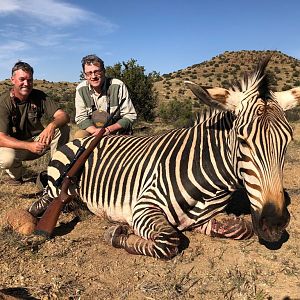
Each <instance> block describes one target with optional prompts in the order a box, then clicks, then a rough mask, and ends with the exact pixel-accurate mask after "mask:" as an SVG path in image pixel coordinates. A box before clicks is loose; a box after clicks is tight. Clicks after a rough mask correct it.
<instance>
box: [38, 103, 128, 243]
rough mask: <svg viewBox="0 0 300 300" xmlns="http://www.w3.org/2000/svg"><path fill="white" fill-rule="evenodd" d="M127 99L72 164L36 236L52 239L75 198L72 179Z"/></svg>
mask: <svg viewBox="0 0 300 300" xmlns="http://www.w3.org/2000/svg"><path fill="white" fill-rule="evenodd" d="M125 100H126V98H123V99H122V100H121V101H120V103H119V105H118V107H117V108H116V110H115V111H114V112H113V113H111V114H110V115H109V118H108V119H107V121H106V123H105V124H104V125H103V127H102V128H101V130H100V131H99V133H98V134H97V135H96V136H95V137H94V139H93V140H92V141H91V143H90V144H89V146H88V147H87V148H86V149H85V150H84V151H82V152H81V154H80V155H79V157H77V158H76V160H75V163H74V164H72V167H71V168H70V170H69V171H68V172H67V174H66V177H64V179H63V181H62V188H61V192H60V194H59V196H58V197H57V198H55V199H54V200H53V201H52V202H51V203H50V205H49V206H48V207H47V210H46V211H45V213H44V214H43V216H42V218H41V219H40V220H39V222H38V224H37V226H36V228H35V231H34V234H36V235H42V236H44V237H46V238H50V237H51V234H52V232H53V230H54V228H55V226H56V223H57V220H58V218H59V215H60V213H61V211H62V209H63V207H64V206H65V204H67V203H68V202H70V201H71V200H72V198H73V196H72V195H69V194H68V190H69V186H70V184H71V181H72V178H76V175H77V174H78V172H79V170H80V169H81V167H83V165H84V164H85V162H86V160H87V159H88V157H89V156H90V154H91V153H92V152H93V150H94V149H95V148H96V146H97V145H98V144H99V142H100V140H101V138H102V137H103V135H104V133H105V128H106V127H107V126H108V125H109V124H110V122H111V121H112V120H113V117H114V116H115V114H116V113H117V112H118V111H119V110H120V108H121V106H122V105H123V103H124V101H125Z"/></svg>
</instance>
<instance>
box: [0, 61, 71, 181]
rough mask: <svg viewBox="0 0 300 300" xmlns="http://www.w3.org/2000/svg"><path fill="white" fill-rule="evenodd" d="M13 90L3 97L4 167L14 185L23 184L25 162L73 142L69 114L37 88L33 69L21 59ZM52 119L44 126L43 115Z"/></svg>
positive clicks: (0, 141) (0, 145)
mask: <svg viewBox="0 0 300 300" xmlns="http://www.w3.org/2000/svg"><path fill="white" fill-rule="evenodd" d="M11 82H12V84H13V87H12V89H11V90H10V91H7V92H5V93H3V94H2V95H1V96H0V168H1V169H5V171H6V173H7V174H8V175H9V177H10V180H9V182H10V183H12V184H20V183H22V182H23V181H22V161H26V160H34V159H37V158H39V157H41V156H43V155H44V154H45V153H46V152H47V151H48V150H50V151H51V156H52V154H53V153H54V151H55V150H56V148H57V147H58V146H60V145H63V144H65V143H67V142H68V141H69V133H70V129H69V127H68V126H67V124H68V122H69V120H70V118H69V115H68V114H67V113H66V112H64V111H63V110H62V109H60V108H59V107H58V106H57V104H56V103H55V102H53V101H52V100H51V99H48V98H47V95H46V94H45V93H44V92H42V91H40V90H37V89H33V68H32V67H31V66H30V65H29V64H28V63H25V62H22V61H19V62H17V63H16V64H15V65H14V67H13V68H12V76H11ZM44 114H46V115H47V116H48V117H50V118H52V121H51V122H50V123H49V124H48V125H47V126H46V127H44V126H43V125H42V123H41V118H42V116H43V115H44Z"/></svg>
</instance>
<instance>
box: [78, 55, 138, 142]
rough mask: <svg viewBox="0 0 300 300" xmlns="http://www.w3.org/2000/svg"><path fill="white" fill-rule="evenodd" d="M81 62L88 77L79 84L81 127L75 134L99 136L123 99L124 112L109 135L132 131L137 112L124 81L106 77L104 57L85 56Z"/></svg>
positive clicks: (108, 131) (108, 127) (122, 111)
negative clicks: (108, 118)
mask: <svg viewBox="0 0 300 300" xmlns="http://www.w3.org/2000/svg"><path fill="white" fill-rule="evenodd" d="M81 64H82V71H83V74H84V78H85V80H84V81H82V82H81V83H80V84H79V85H78V86H77V87H76V96H75V107H76V116H75V121H76V124H77V125H78V127H79V128H80V130H78V131H77V132H76V133H75V136H74V137H75V138H82V137H86V136H90V135H92V136H95V135H97V134H98V133H99V131H100V130H101V127H102V126H103V124H104V123H105V122H106V120H107V117H108V115H109V114H111V113H112V112H114V111H115V110H116V108H117V107H118V105H119V103H120V102H121V101H122V100H123V99H124V102H123V105H122V106H121V107H120V112H119V113H118V114H117V115H116V117H115V118H114V120H113V121H112V122H111V124H109V125H108V126H107V127H106V128H105V135H107V134H110V133H120V134H130V133H131V131H132V124H133V122H134V121H135V120H136V118H137V115H136V111H135V109H134V106H133V104H132V101H131V99H130V96H129V93H128V89H127V87H126V85H125V84H124V82H122V81H121V80H119V79H117V78H108V77H106V76H105V67H104V62H103V60H102V59H101V58H99V57H98V56H96V55H94V54H91V55H87V56H85V57H83V58H82V61H81Z"/></svg>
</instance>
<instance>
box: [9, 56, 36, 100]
mask: <svg viewBox="0 0 300 300" xmlns="http://www.w3.org/2000/svg"><path fill="white" fill-rule="evenodd" d="M10 80H11V82H12V84H13V89H14V94H15V96H16V97H17V98H19V99H20V100H26V99H27V97H28V95H29V94H30V93H31V91H32V88H33V68H32V67H31V66H30V65H29V64H28V63H26V62H23V61H18V62H17V63H15V65H14V66H13V68H12V70H11V79H10Z"/></svg>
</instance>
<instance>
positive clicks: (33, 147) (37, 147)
mask: <svg viewBox="0 0 300 300" xmlns="http://www.w3.org/2000/svg"><path fill="white" fill-rule="evenodd" d="M47 149H49V145H47V144H44V143H41V142H29V143H28V146H27V150H28V151H30V152H32V153H35V154H42V153H44V152H45V151H46V150H47Z"/></svg>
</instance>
